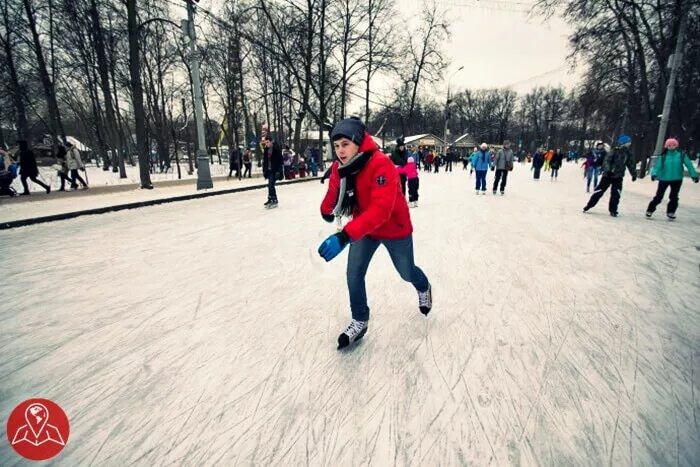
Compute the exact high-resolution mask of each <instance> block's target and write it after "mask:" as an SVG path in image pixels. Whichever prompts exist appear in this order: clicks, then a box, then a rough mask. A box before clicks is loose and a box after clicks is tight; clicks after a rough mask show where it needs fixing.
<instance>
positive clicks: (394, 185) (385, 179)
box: [321, 133, 413, 241]
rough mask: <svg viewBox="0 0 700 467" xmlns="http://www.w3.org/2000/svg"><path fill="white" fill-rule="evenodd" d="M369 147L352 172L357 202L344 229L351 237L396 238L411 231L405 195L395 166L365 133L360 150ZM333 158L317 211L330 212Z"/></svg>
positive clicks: (335, 179) (334, 196) (334, 191)
mask: <svg viewBox="0 0 700 467" xmlns="http://www.w3.org/2000/svg"><path fill="white" fill-rule="evenodd" d="M367 151H371V152H372V156H371V157H370V158H369V160H368V161H367V164H366V165H365V166H364V167H363V168H362V170H360V172H359V173H358V174H357V175H356V176H355V177H356V178H355V193H356V198H357V201H356V202H357V204H356V206H355V209H354V212H353V216H352V220H351V221H350V222H348V224H347V225H346V226H345V229H344V230H345V232H346V233H347V234H348V235H349V236H350V238H351V239H352V241H358V240H360V239H361V238H362V237H364V236H366V235H369V236H370V237H371V238H374V239H376V240H396V239H399V238H404V237H407V236H408V235H410V234H411V232H413V225H411V216H410V215H409V213H408V204H407V203H406V198H405V197H404V196H403V194H402V193H401V183H400V181H399V174H398V172H397V171H396V167H395V166H394V164H393V163H392V162H391V159H389V157H388V156H387V155H386V154H384V153H382V152H381V151H380V150H379V148H378V147H377V145H376V143H375V142H374V140H373V139H372V138H371V137H370V135H369V134H368V133H365V138H364V140H363V141H362V144H361V145H360V152H367ZM338 164H339V162H338V161H336V162H334V163H333V166H332V167H331V176H330V179H329V183H328V192H327V193H326V196H325V197H324V198H323V202H322V203H321V214H326V215H328V214H333V208H335V205H336V203H337V200H338V189H339V188H340V176H339V175H338Z"/></svg>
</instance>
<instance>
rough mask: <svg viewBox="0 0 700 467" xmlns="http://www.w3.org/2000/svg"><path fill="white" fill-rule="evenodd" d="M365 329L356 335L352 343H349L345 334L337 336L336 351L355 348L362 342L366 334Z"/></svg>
mask: <svg viewBox="0 0 700 467" xmlns="http://www.w3.org/2000/svg"><path fill="white" fill-rule="evenodd" d="M367 329H368V328H364V329H363V330H362V331H360V333H359V334H358V335H357V337H356V338H355V340H354V341H353V342H350V338H349V337H348V336H347V334H345V333H343V334H341V335H339V336H338V350H343V349H347V348H349V347H350V348H352V347H355V345H356V344H357V343H358V342H359V341H360V340H362V338H363V337H365V334H367Z"/></svg>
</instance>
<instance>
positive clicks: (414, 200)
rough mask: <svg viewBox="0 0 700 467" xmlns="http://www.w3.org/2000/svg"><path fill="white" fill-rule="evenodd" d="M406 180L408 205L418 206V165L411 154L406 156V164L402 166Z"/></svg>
mask: <svg viewBox="0 0 700 467" xmlns="http://www.w3.org/2000/svg"><path fill="white" fill-rule="evenodd" d="M403 171H404V173H405V174H406V178H407V180H408V206H409V207H412V208H417V207H418V186H419V181H418V166H417V165H416V159H415V158H414V157H413V156H409V157H408V161H407V162H406V165H405V166H404V167H403Z"/></svg>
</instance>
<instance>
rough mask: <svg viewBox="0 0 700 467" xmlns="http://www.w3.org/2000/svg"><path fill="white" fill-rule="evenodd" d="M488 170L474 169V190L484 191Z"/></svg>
mask: <svg viewBox="0 0 700 467" xmlns="http://www.w3.org/2000/svg"><path fill="white" fill-rule="evenodd" d="M487 173H488V170H477V171H476V191H479V190H481V191H486V174H487Z"/></svg>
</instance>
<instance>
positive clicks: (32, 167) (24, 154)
mask: <svg viewBox="0 0 700 467" xmlns="http://www.w3.org/2000/svg"><path fill="white" fill-rule="evenodd" d="M17 144H18V145H19V173H20V179H21V180H22V186H23V187H24V191H23V192H22V195H24V196H28V195H31V192H30V191H29V186H28V185H27V179H30V180H31V181H33V182H34V183H36V184H37V185H39V186H41V187H42V188H43V189H44V190H46V194H47V195H48V194H49V193H51V187H50V186H49V185H47V184H46V183H44V182H42V181H41V180H39V179H37V177H38V176H39V167H38V166H37V163H36V157H34V152H33V151H32V150H31V149H29V144H28V143H27V142H26V141H24V140H22V141H18V142H17Z"/></svg>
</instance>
